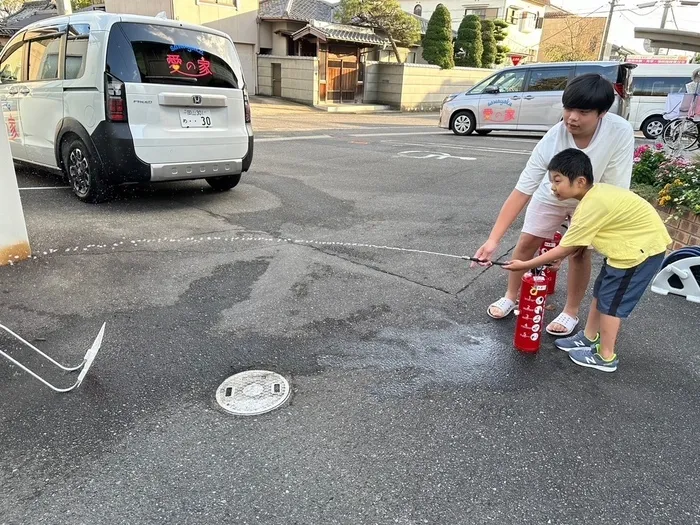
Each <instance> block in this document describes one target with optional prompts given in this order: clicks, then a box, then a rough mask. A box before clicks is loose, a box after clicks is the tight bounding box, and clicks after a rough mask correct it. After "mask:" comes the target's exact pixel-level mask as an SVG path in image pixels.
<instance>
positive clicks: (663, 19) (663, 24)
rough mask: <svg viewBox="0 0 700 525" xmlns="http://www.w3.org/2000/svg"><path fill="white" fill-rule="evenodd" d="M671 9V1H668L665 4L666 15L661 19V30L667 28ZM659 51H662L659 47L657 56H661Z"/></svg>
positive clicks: (656, 52) (655, 52)
mask: <svg viewBox="0 0 700 525" xmlns="http://www.w3.org/2000/svg"><path fill="white" fill-rule="evenodd" d="M669 9H671V0H666V1H665V2H664V14H663V16H662V17H661V29H665V28H666V20H667V19H668V10H669ZM659 51H661V50H660V49H659V48H658V47H657V48H656V51H654V54H655V55H658V54H659Z"/></svg>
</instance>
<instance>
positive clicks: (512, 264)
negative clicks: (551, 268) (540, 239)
mask: <svg viewBox="0 0 700 525" xmlns="http://www.w3.org/2000/svg"><path fill="white" fill-rule="evenodd" d="M581 248H582V246H562V245H559V246H557V247H556V248H552V249H551V250H549V251H548V252H545V253H543V254H542V255H540V256H539V257H535V258H534V259H530V260H529V261H518V260H513V261H508V263H507V264H504V265H503V268H505V269H506V270H510V271H512V272H519V271H522V270H532V269H533V268H538V267H540V266H544V265H545V264H550V263H553V262H555V261H560V260H562V259H565V258H566V257H568V256H569V255H571V254H572V253H574V252H575V251H576V250H579V249H581Z"/></svg>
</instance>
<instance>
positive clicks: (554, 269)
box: [548, 259, 561, 272]
mask: <svg viewBox="0 0 700 525" xmlns="http://www.w3.org/2000/svg"><path fill="white" fill-rule="evenodd" d="M560 267H561V259H559V260H558V261H554V262H553V263H552V265H551V266H550V267H549V268H548V269H549V271H551V272H558V271H559V268H560Z"/></svg>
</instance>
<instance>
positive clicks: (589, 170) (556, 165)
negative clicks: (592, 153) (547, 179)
mask: <svg viewBox="0 0 700 525" xmlns="http://www.w3.org/2000/svg"><path fill="white" fill-rule="evenodd" d="M547 169H548V170H549V172H550V173H554V172H556V173H561V174H562V175H564V177H566V178H567V179H569V180H570V181H571V183H572V184H573V183H574V181H575V180H576V179H577V178H579V177H583V178H585V179H586V183H588V185H589V186H590V185H592V184H593V182H594V181H593V165H592V164H591V159H589V158H588V155H586V154H585V153H584V152H583V151H581V150H580V149H575V148H569V149H565V150H564V151H561V152H559V153H557V154H556V155H554V157H552V160H551V161H549V166H547Z"/></svg>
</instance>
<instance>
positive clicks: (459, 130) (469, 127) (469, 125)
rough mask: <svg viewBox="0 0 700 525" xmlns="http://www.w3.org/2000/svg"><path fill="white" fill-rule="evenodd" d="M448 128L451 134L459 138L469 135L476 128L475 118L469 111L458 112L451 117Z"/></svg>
mask: <svg viewBox="0 0 700 525" xmlns="http://www.w3.org/2000/svg"><path fill="white" fill-rule="evenodd" d="M450 128H451V129H452V133H454V134H455V135H459V136H460V137H464V136H466V135H471V134H472V133H474V129H475V128H476V118H475V117H474V114H473V113H472V112H471V111H460V112H458V113H456V114H455V116H454V117H452V124H451V125H450Z"/></svg>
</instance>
